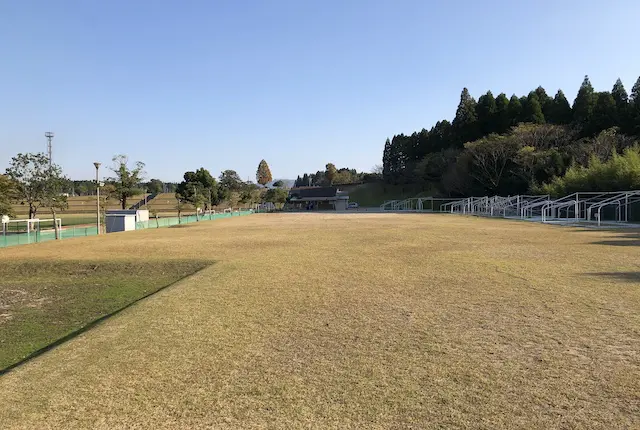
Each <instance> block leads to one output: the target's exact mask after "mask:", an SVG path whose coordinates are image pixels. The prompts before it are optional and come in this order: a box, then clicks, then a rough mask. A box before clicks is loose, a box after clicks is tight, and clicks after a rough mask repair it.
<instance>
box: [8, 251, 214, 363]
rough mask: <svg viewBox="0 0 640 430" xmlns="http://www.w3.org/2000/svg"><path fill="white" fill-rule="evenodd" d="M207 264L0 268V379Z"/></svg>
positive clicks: (72, 263)
mask: <svg viewBox="0 0 640 430" xmlns="http://www.w3.org/2000/svg"><path fill="white" fill-rule="evenodd" d="M211 264H213V261H206V260H176V259H174V260H171V259H168V260H145V259H142V258H141V259H136V260H93V261H78V260H56V261H54V260H21V261H20V260H18V261H9V262H3V264H1V265H0V375H2V374H4V373H6V372H8V371H9V370H11V369H13V368H15V367H17V366H19V365H21V364H23V363H25V362H27V361H29V360H31V359H32V358H34V357H37V356H39V355H41V354H43V353H45V352H47V351H49V350H50V349H52V348H54V347H56V346H58V345H60V344H62V343H64V342H67V341H68V340H71V339H73V338H74V337H76V336H78V335H79V334H82V333H84V332H86V331H88V330H90V329H91V328H93V327H94V326H96V325H97V324H99V323H101V322H102V321H104V320H106V319H108V318H111V317H113V316H115V315H117V314H119V313H120V312H122V311H124V310H125V309H128V308H129V307H131V306H133V305H134V304H136V303H138V302H140V301H141V300H144V299H146V298H148V297H150V296H152V295H154V294H156V293H158V292H159V291H162V290H164V289H165V288H167V287H170V286H172V285H174V284H175V283H177V282H179V281H181V280H183V279H185V278H186V277H188V276H191V275H193V274H194V273H196V272H198V271H200V270H202V269H204V268H206V267H208V266H210V265H211Z"/></svg>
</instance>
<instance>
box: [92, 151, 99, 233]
mask: <svg viewBox="0 0 640 430" xmlns="http://www.w3.org/2000/svg"><path fill="white" fill-rule="evenodd" d="M100 164H101V163H98V162H97V161H96V162H95V163H93V165H94V166H96V227H98V234H100V177H99V174H98V172H99V171H100Z"/></svg>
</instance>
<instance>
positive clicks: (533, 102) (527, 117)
mask: <svg viewBox="0 0 640 430" xmlns="http://www.w3.org/2000/svg"><path fill="white" fill-rule="evenodd" d="M523 110H524V122H532V123H534V124H544V115H543V114H542V106H540V100H538V94H536V92H535V91H531V92H530V93H529V96H528V97H527V102H526V104H525V105H524V106H523Z"/></svg>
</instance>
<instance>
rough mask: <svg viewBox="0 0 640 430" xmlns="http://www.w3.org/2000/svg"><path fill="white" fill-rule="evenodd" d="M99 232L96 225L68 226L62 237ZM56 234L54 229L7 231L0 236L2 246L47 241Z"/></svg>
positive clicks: (53, 238) (60, 233)
mask: <svg viewBox="0 0 640 430" xmlns="http://www.w3.org/2000/svg"><path fill="white" fill-rule="evenodd" d="M97 233H98V229H97V228H96V227H68V228H63V229H62V230H60V232H59V235H60V239H71V238H74V237H86V236H94V235H96V234H97ZM55 238H56V234H55V232H54V231H53V230H35V231H31V232H29V233H11V232H6V233H5V234H3V235H2V236H0V248H4V247H6V246H14V245H27V244H29V243H40V242H47V241H49V240H55Z"/></svg>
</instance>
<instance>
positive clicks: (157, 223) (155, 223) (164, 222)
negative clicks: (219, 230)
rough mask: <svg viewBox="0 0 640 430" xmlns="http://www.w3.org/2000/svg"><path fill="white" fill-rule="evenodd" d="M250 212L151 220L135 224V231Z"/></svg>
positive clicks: (249, 212)
mask: <svg viewBox="0 0 640 430" xmlns="http://www.w3.org/2000/svg"><path fill="white" fill-rule="evenodd" d="M252 213H253V211H252V210H248V211H240V212H225V213H215V214H214V213H211V214H203V215H199V216H196V215H188V216H183V217H180V218H177V217H175V218H157V219H156V218H151V219H150V220H149V221H140V222H137V223H136V230H144V229H147V228H163V227H173V226H175V225H181V224H190V223H193V222H199V221H213V220H216V219H221V218H231V217H237V216H243V215H250V214H252Z"/></svg>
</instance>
